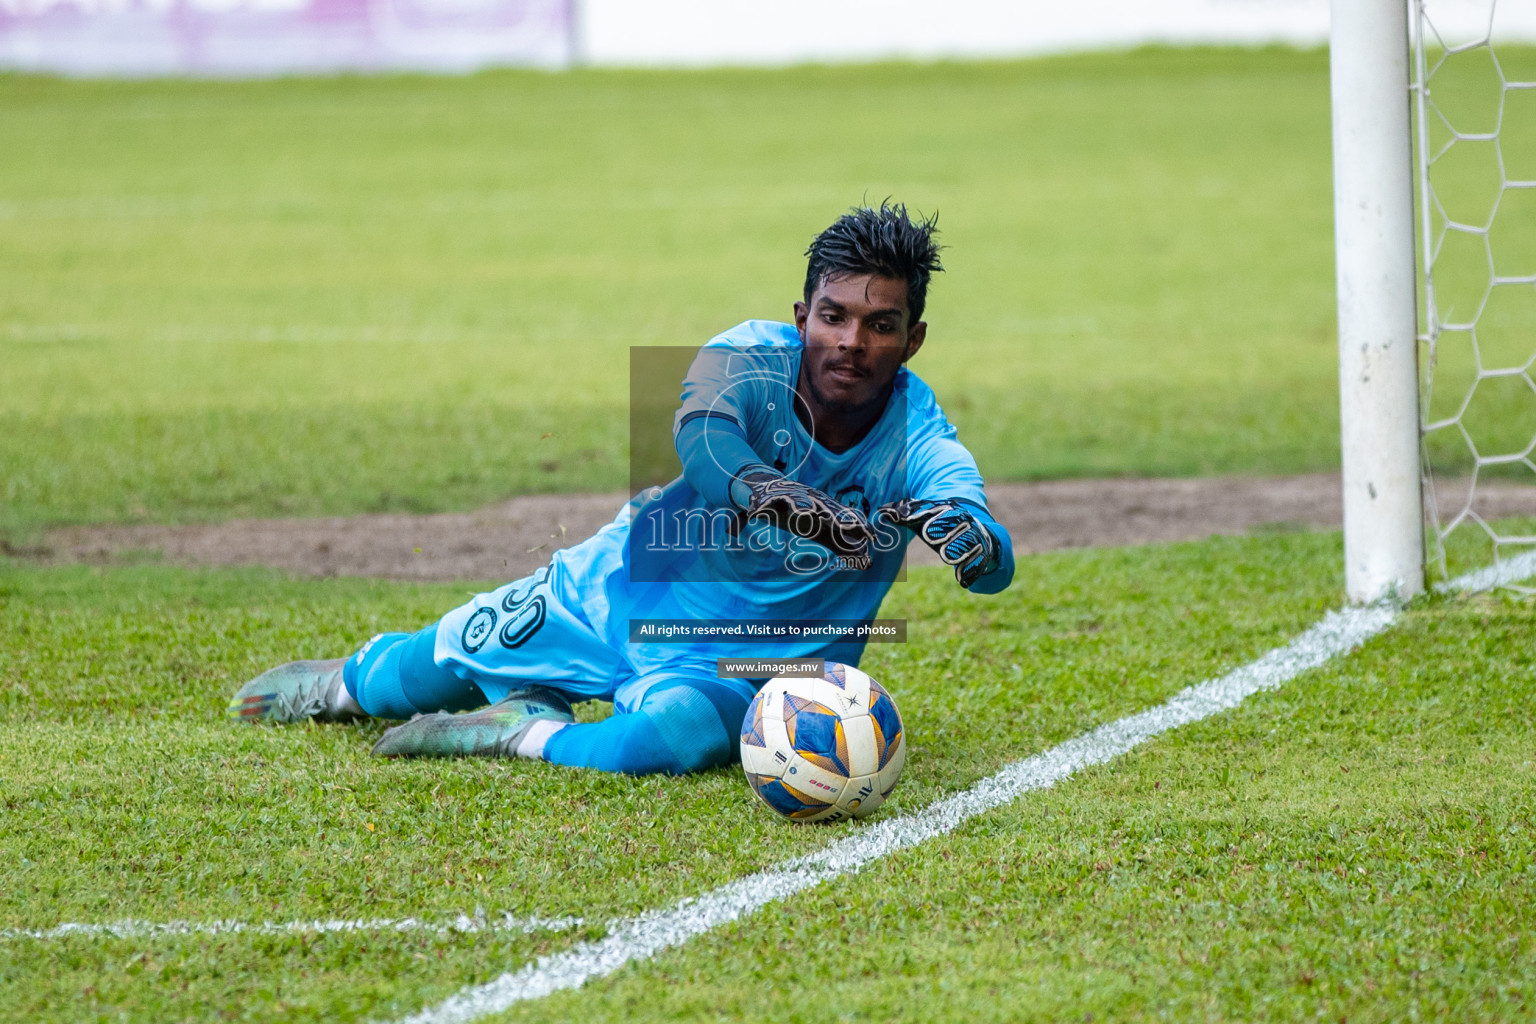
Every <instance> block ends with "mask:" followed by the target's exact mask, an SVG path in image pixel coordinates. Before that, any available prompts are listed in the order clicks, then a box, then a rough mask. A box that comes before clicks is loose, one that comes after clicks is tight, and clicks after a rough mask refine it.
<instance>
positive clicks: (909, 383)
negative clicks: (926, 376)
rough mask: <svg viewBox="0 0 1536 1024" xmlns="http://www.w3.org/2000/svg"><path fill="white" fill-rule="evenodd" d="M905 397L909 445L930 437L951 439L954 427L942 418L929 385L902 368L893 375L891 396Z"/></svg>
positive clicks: (936, 399) (941, 410) (937, 400)
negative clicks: (894, 380) (893, 391)
mask: <svg viewBox="0 0 1536 1024" xmlns="http://www.w3.org/2000/svg"><path fill="white" fill-rule="evenodd" d="M897 397H904V398H905V400H906V403H907V423H906V427H907V440H908V442H909V443H912V442H917V441H922V440H928V439H932V438H938V437H943V438H952V437H954V436H955V428H954V427H953V426H952V425H951V424H950V422H949V420H948V419H947V418H946V417H945V416H944V410H943V408H942V407H940V405H939V399H938V396H937V395H935V394H934V393H933V388H931V387H929V386H928V382H927V381H925V380H923V378H921V377H919V376H918V375H917V374H915V373H913V372H912V371H911V370H909V369H907V368H906V367H905V366H903V367H902V368H901V370H900V371H898V372H897V374H896V391H895V394H894V395H893V396H892V399H893V400H895V398H897Z"/></svg>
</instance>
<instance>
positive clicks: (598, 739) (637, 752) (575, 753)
mask: <svg viewBox="0 0 1536 1024" xmlns="http://www.w3.org/2000/svg"><path fill="white" fill-rule="evenodd" d="M747 703H748V701H747V698H745V697H743V696H741V695H740V694H738V693H736V692H734V691H732V690H729V689H727V688H725V687H716V686H710V685H708V684H707V683H701V682H699V681H696V680H689V681H688V682H682V681H678V682H672V683H658V684H657V685H656V686H653V687H652V688H651V689H650V690H649V691H647V692H646V695H645V697H644V699H642V700H641V701H640V706H639V707H638V708H636V709H635V710H634V711H633V712H631V713H630V714H627V715H626V714H615V715H612V716H610V717H609V718H606V719H604V720H603V721H601V722H589V723H583V724H577V725H568V726H566V727H565V728H563V729H561V730H560V731H559V732H556V733H555V734H554V735H552V736H550V738H549V741H548V742H547V743H546V744H545V746H544V760H546V761H552V762H553V763H555V764H564V765H570V766H572V767H577V768H596V769H597V770H598V771H604V772H624V773H625V774H628V775H653V774H656V773H660V772H664V773H666V774H669V775H683V774H686V773H688V772H697V771H703V770H704V769H706V768H714V767H717V766H719V765H725V764H730V763H731V762H732V761H734V760H735V759H736V751H737V740H738V738H739V736H740V733H741V720H742V718H743V717H745V715H746V713H747Z"/></svg>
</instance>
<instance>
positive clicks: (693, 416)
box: [229, 203, 1013, 774]
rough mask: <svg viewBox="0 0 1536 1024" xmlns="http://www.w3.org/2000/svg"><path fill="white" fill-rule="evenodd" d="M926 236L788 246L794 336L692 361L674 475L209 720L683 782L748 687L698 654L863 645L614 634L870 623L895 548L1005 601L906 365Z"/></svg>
mask: <svg viewBox="0 0 1536 1024" xmlns="http://www.w3.org/2000/svg"><path fill="white" fill-rule="evenodd" d="M934 232H935V227H934V221H933V219H931V218H930V219H927V220H921V219H919V220H914V219H912V218H911V217H909V215H908V213H907V211H906V209H905V207H903V206H901V205H899V204H888V203H882V204H881V205H880V207H879V208H878V209H870V208H860V209H855V210H853V211H851V212H849V213H848V214H846V215H844V216H843V217H841V218H839V219H838V220H837V222H836V223H834V224H833V225H832V226H831V227H829V228H827V229H826V230H825V231H823V232H822V233H821V234H820V235H819V236H817V238H816V239H815V241H814V242H812V243H811V246H810V249H809V250H808V251H807V255H808V257H809V264H808V266H807V269H806V277H805V291H804V296H803V300H802V301H799V302H796V303H795V322H794V323H793V324H785V323H776V322H770V321H749V322H747V323H744V324H741V325H740V326H738V327H734V328H732V329H731V330H729V331H726V332H725V333H724V334H722V335H720V336H719V337H717V338H715V339H713V340H712V341H710V342H709V343H708V344H706V345H705V346H704V347H703V348H701V349H700V350H699V354H698V356H697V357H696V358H695V360H694V362H693V365H692V366H691V367H690V369H689V371H688V376H687V378H686V380H685V381H684V382H683V392H682V404H681V408H680V409H679V410H678V412H677V414H676V416H675V417H674V422H673V436H674V439H675V442H676V447H677V453H678V456H679V458H680V459H681V462H682V467H683V475H682V476H681V477H679V478H678V479H676V480H674V481H672V482H671V483H670V484H668V485H667V486H666V487H664V488H652V489H649V490H647V491H644V492H642V493H641V494H639V495H637V496H636V497H635V498H633V499H632V500H631V501H630V502H629V503H628V504H627V505H626V506H625V507H624V508H623V509H622V510H621V511H620V512H619V514H618V516H617V517H616V518H615V519H614V520H613V522H611V523H609V524H608V525H607V526H605V527H603V528H602V529H600V530H599V531H598V532H597V533H596V534H594V535H593V536H592V537H590V538H589V539H587V540H586V541H583V542H582V543H580V544H577V545H576V546H574V547H571V548H568V549H566V550H563V551H559V552H556V553H555V555H554V556H553V558H552V559H551V560H550V563H549V565H547V566H545V567H544V568H542V569H540V570H539V571H538V572H536V573H535V574H534V575H532V576H529V577H527V578H524V579H521V580H517V581H515V582H512V583H509V584H507V585H505V586H503V587H501V588H500V589H498V590H495V591H493V592H491V593H487V594H480V595H478V596H476V597H475V598H474V599H473V600H471V601H470V602H469V603H467V604H465V605H463V606H461V607H459V608H456V609H455V610H453V611H451V612H449V613H448V614H447V615H445V616H444V617H443V618H442V619H441V620H439V621H438V622H435V623H433V624H432V625H430V626H428V627H426V628H425V629H423V630H421V631H419V632H417V633H386V634H382V635H380V636H376V637H374V638H373V639H372V640H370V641H369V642H368V643H367V644H366V645H364V647H363V648H362V649H361V650H359V651H357V652H356V653H355V654H354V655H352V656H351V657H349V658H345V659H337V660H333V661H299V662H291V663H289V664H287V665H282V666H279V667H278V668H275V669H272V670H271V671H268V672H266V673H263V674H262V675H260V676H258V677H256V678H255V679H253V680H251V681H250V682H249V683H246V684H245V685H244V686H243V687H241V689H240V691H239V692H238V693H236V694H235V696H234V698H233V699H232V700H231V701H230V704H229V717H230V718H231V719H233V720H235V721H245V722H255V721H271V722H296V721H301V720H303V719H306V718H314V719H317V720H320V721H344V720H349V719H353V718H360V717H364V716H373V717H376V718H385V719H410V721H408V722H406V723H405V724H403V725H400V726H397V727H395V728H392V729H389V730H388V731H386V732H385V733H384V735H383V737H382V738H381V739H380V740H379V741H378V743H377V744H376V745H375V746H374V748H373V752H374V753H375V754H377V755H380V756H385V757H396V756H458V755H481V756H492V757H514V756H515V757H525V758H534V759H542V760H545V761H552V762H555V763H557V764H564V765H579V766H584V767H589V768H596V769H600V770H603V771H614V772H628V773H632V774H647V773H654V772H668V773H684V772H692V771H699V770H702V769H706V768H711V767H715V766H718V765H723V764H728V763H730V762H731V761H732V760H733V759H734V758H735V756H736V750H737V734H738V733H739V731H740V726H741V720H742V717H743V715H744V713H745V711H746V707H747V704H748V703H749V702H750V701H751V699H752V696H753V693H754V692H755V690H756V688H757V687H758V686H760V685H761V683H762V680H742V679H722V678H718V677H717V675H716V659H717V658H721V657H730V658H740V657H764V656H772V657H776V658H795V657H822V658H826V659H828V660H834V661H841V662H845V663H847V664H852V665H857V664H858V662H859V659H860V656H861V655H862V653H863V648H864V641H862V640H860V639H855V638H848V637H840V638H836V639H828V638H827V636H826V634H825V633H822V634H821V635H818V636H816V637H814V638H807V639H803V640H773V641H769V642H766V643H754V642H751V641H741V642H737V641H732V642H729V643H710V644H708V645H704V644H688V643H682V644H679V643H669V642H655V641H653V640H648V639H646V638H645V637H643V636H632V635H631V620H671V621H673V622H677V621H678V620H685V621H690V622H696V621H698V620H725V621H727V622H739V623H746V622H753V621H759V622H760V621H763V620H796V621H799V622H804V623H815V622H820V621H826V620H844V621H846V620H856V621H868V620H870V619H873V618H874V617H875V614H876V612H877V611H878V609H879V606H880V602H881V600H882V599H883V598H884V596H885V594H886V592H887V591H888V590H889V589H890V586H891V584H892V582H893V581H894V580H895V578H896V577H897V575H898V574H899V572H900V569H901V565H902V560H903V556H904V553H905V548H906V544H907V543H908V542H909V540H910V539H911V538H912V537H914V536H916V537H917V538H919V539H921V540H922V541H923V542H924V543H926V544H928V545H929V546H930V547H932V548H933V549H934V550H935V551H936V552H938V554H939V557H940V558H942V559H943V560H944V561H945V562H946V563H947V564H949V565H951V566H953V567H954V571H955V576H956V579H957V580H958V582H959V584H960V586H962V587H964V588H966V589H967V590H970V591H972V592H975V593H982V594H992V593H997V592H998V591H1001V590H1002V589H1003V588H1005V587H1007V586H1008V584H1009V582H1010V581H1011V580H1012V578H1013V553H1012V546H1011V544H1010V541H1009V537H1008V534H1007V532H1006V531H1005V530H1004V529H1003V528H1002V527H1001V526H1000V525H998V524H997V522H996V521H995V520H993V518H992V517H991V515H989V514H988V512H987V505H986V495H985V493H984V491H983V489H982V479H981V474H980V473H979V472H978V471H977V468H976V463H975V460H974V459H972V457H971V455H970V453H969V452H967V451H966V449H965V448H964V447H963V446H962V445H961V444H960V443H959V441H957V440H956V439H955V430H954V428H953V427H952V426H950V425H949V423H948V422H947V421H946V420H945V418H944V413H943V411H942V410H941V409H940V408H939V406H938V404H937V402H936V401H935V399H934V395H933V392H932V391H931V390H930V389H929V388H928V386H927V385H926V384H924V383H923V382H922V381H921V380H920V379H919V378H918V377H917V376H916V375H915V374H913V373H912V372H911V371H910V370H908V369H907V368H906V366H905V364H906V362H907V360H909V359H910V358H911V357H912V356H913V355H915V354H916V353H917V351H918V349H920V348H921V347H922V345H923V341H924V338H925V336H926V333H927V324H926V323H924V321H923V305H924V301H925V298H926V295H927V289H928V283H929V278H930V276H931V275H932V274H933V273H934V272H936V271H939V270H942V269H943V268H942V267H941V266H940V263H939V258H938V246H937V245H936V244H935V242H934V239H933V235H934ZM593 699H602V700H611V701H612V702H613V705H614V713H613V714H612V715H611V716H610V717H608V718H607V719H605V720H603V721H601V722H595V723H576V722H575V721H574V719H573V716H572V713H571V704H572V703H574V702H579V701H584V700H593Z"/></svg>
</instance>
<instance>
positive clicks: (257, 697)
mask: <svg viewBox="0 0 1536 1024" xmlns="http://www.w3.org/2000/svg"><path fill="white" fill-rule="evenodd" d="M346 663H347V659H346V658H334V659H331V660H329V661H290V662H289V663H288V664H286V665H279V666H277V668H274V669H269V670H268V671H266V672H263V673H262V674H261V675H259V676H257V677H256V678H255V679H252V680H251V681H250V682H248V683H246V684H245V685H244V686H242V687H240V689H239V690H238V691H237V692H236V693H235V695H234V696H233V697H231V698H230V700H229V707H228V708H226V709H225V716H226V717H228V718H229V720H230V721H232V722H272V723H274V724H278V725H288V724H291V723H293V722H302V721H304V720H305V719H306V718H313V719H315V720H316V721H318V722H350V721H353V720H354V719H356V718H360V717H362V716H360V715H358V714H357V713H356V712H355V711H353V710H350V707H351V702H350V701H344V699H343V697H342V690H343V687H344V685H345V684H344V683H343V682H342V680H341V667H342V666H343V665H345V664H346Z"/></svg>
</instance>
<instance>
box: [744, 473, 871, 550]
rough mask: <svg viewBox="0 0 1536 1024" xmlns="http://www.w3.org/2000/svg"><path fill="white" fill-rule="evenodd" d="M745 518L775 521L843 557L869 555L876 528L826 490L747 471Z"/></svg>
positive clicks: (775, 476)
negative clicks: (747, 490) (747, 493)
mask: <svg viewBox="0 0 1536 1024" xmlns="http://www.w3.org/2000/svg"><path fill="white" fill-rule="evenodd" d="M740 479H741V482H742V483H744V484H746V485H747V487H749V488H750V489H751V494H750V496H749V497H748V499H747V508H746V518H747V519H749V520H761V521H763V522H768V523H772V524H773V525H774V526H777V527H778V528H779V529H781V530H787V531H788V532H790V533H792V534H794V535H795V536H797V537H804V538H805V539H806V540H813V541H815V542H816V543H818V544H820V545H822V546H823V547H826V548H830V549H831V550H832V552H833V553H834V554H837V555H841V556H842V557H844V558H866V557H868V555H869V545H870V542H871V541H873V540H874V531H873V530H872V529H870V526H869V521H868V520H867V519H865V518H864V515H863V513H861V512H860V511H859V510H858V509H856V508H853V507H852V506H849V505H844V504H843V503H842V502H840V501H838V500H837V499H836V498H834V497H832V495H830V494H828V493H826V492H825V491H819V490H817V489H816V488H814V487H811V486H808V485H806V484H802V483H797V482H796V481H794V480H791V479H789V478H788V477H782V476H778V475H776V474H773V473H748V474H746V475H744V476H742V477H741V478H740Z"/></svg>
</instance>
